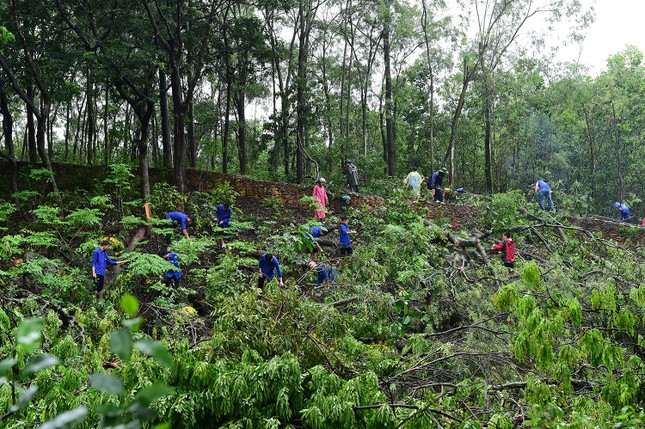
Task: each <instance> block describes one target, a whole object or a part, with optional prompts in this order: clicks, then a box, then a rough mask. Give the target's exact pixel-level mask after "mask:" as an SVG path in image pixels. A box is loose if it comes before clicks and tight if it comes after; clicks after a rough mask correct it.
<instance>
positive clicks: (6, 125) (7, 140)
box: [0, 80, 20, 205]
mask: <svg viewBox="0 0 645 429" xmlns="http://www.w3.org/2000/svg"><path fill="white" fill-rule="evenodd" d="M6 89H7V88H6V87H5V84H4V82H3V81H2V80H0V113H2V135H3V137H4V144H5V147H6V148H7V159H8V160H9V164H11V191H12V192H13V193H16V192H18V163H17V162H16V154H15V147H14V143H13V115H12V114H11V110H10V109H9V98H8V97H7V92H6ZM15 202H16V205H18V204H19V203H20V200H18V199H17V198H16V201H15Z"/></svg>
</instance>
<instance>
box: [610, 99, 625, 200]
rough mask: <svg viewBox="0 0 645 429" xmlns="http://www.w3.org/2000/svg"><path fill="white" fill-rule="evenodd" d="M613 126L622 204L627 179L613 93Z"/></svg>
mask: <svg viewBox="0 0 645 429" xmlns="http://www.w3.org/2000/svg"><path fill="white" fill-rule="evenodd" d="M612 92H613V91H612ZM611 125H612V130H613V134H614V144H615V148H616V149H615V153H616V178H617V179H618V183H617V189H616V195H618V198H619V201H621V202H622V201H623V200H624V199H625V178H624V177H623V159H622V143H621V139H620V131H619V130H618V117H617V116H616V104H615V102H614V94H613V93H612V99H611Z"/></svg>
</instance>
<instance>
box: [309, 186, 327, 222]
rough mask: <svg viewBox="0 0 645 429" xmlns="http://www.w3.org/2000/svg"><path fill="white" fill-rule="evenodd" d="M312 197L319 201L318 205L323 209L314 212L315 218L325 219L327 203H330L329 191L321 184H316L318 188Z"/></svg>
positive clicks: (315, 188)
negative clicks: (328, 198)
mask: <svg viewBox="0 0 645 429" xmlns="http://www.w3.org/2000/svg"><path fill="white" fill-rule="evenodd" d="M311 195H312V196H314V197H315V198H316V199H317V200H318V204H320V208H321V210H316V211H315V212H314V217H317V218H319V219H324V218H325V207H327V203H328V202H329V201H328V200H327V191H325V187H324V186H320V185H319V184H316V186H314V192H313V193H312V194H311Z"/></svg>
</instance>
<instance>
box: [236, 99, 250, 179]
mask: <svg viewBox="0 0 645 429" xmlns="http://www.w3.org/2000/svg"><path fill="white" fill-rule="evenodd" d="M235 104H236V106H237V157H238V159H239V161H240V174H242V175H244V174H246V163H247V159H246V116H245V114H244V108H245V107H246V103H245V97H244V91H243V90H240V91H239V92H238V93H237V94H236V96H235Z"/></svg>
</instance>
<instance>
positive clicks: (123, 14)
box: [56, 0, 160, 201]
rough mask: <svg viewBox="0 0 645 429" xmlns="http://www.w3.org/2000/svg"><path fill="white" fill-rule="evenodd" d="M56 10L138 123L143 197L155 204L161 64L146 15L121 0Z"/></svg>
mask: <svg viewBox="0 0 645 429" xmlns="http://www.w3.org/2000/svg"><path fill="white" fill-rule="evenodd" d="M56 8H57V10H58V12H59V13H60V15H61V17H62V18H63V20H64V22H65V23H66V25H67V27H68V29H69V31H71V32H72V33H73V34H74V35H75V37H76V41H77V43H78V44H79V45H80V46H81V47H82V49H84V50H85V54H84V56H85V57H86V58H88V59H91V61H92V63H93V65H94V67H95V68H96V71H97V73H100V74H101V78H102V79H104V80H105V81H106V82H109V83H110V84H111V85H113V86H114V88H115V89H116V91H117V92H118V93H119V95H120V97H121V98H122V99H123V100H124V101H125V102H127V103H128V105H129V106H130V107H131V108H132V111H133V112H134V114H135V115H136V117H137V120H138V130H137V133H136V137H135V142H136V149H137V152H138V153H136V155H137V156H136V158H138V161H139V169H140V177H141V182H140V183H141V196H142V197H143V199H144V200H145V201H148V200H149V198H150V180H149V175H148V146H149V137H150V120H151V118H152V115H153V113H154V107H155V102H156V92H155V88H156V83H157V81H156V75H157V59H158V57H159V55H160V53H159V52H158V50H157V48H156V44H155V43H154V35H153V34H152V33H151V32H150V31H146V30H145V29H146V28H148V26H147V25H146V24H147V22H148V18H147V15H146V14H145V11H144V10H143V9H137V8H132V7H131V3H130V2H127V1H122V0H118V1H116V2H112V3H111V4H109V5H108V4H105V3H101V2H96V1H93V0H79V1H77V2H75V3H72V2H69V3H63V1H62V0H56Z"/></svg>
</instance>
